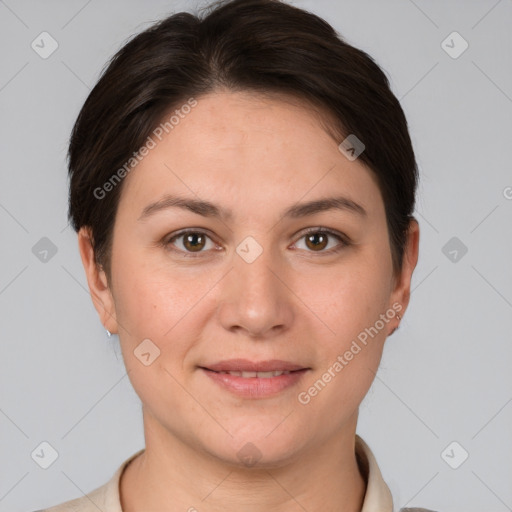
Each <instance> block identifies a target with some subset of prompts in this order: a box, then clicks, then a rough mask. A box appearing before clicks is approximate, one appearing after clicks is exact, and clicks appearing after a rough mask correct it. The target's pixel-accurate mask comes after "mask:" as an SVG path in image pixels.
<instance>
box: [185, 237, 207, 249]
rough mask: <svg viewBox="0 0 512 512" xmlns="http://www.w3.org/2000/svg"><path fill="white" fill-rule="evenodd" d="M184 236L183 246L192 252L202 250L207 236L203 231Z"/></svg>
mask: <svg viewBox="0 0 512 512" xmlns="http://www.w3.org/2000/svg"><path fill="white" fill-rule="evenodd" d="M182 236H183V246H184V247H185V248H186V249H187V250H189V251H192V252H198V251H200V250H201V249H202V248H203V247H204V245H205V236H204V235H203V234H202V233H188V234H185V235H182Z"/></svg>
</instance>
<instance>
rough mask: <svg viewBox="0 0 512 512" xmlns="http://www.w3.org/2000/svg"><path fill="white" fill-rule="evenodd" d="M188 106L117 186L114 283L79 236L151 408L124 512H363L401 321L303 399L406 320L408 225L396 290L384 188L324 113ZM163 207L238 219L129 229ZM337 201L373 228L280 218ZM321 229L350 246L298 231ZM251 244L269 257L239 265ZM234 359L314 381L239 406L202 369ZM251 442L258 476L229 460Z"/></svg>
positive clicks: (356, 221) (126, 487)
mask: <svg viewBox="0 0 512 512" xmlns="http://www.w3.org/2000/svg"><path fill="white" fill-rule="evenodd" d="M197 100H198V104H197V106H195V107H194V108H193V109H192V111H191V112H190V113H189V114H188V115H187V116H185V117H184V118H183V119H180V122H179V124H178V125H177V126H176V127H175V128H174V129H173V130H172V131H171V132H170V133H169V134H168V135H166V136H165V137H164V138H163V139H162V141H161V142H158V144H157V146H156V147H155V148H153V149H152V150H151V151H150V152H149V154H148V155H147V156H146V157H145V158H144V159H143V160H142V161H141V162H140V163H139V164H138V165H137V167H136V168H135V169H134V170H133V171H131V173H130V174H129V175H127V177H126V178H125V182H124V184H123V191H122V195H121V200H120V204H119V209H118V213H117V217H116V221H115V227H114V237H113V249H112V276H111V282H110V283H108V282H107V278H106V276H105V274H104V272H103V271H102V269H101V268H99V267H98V266H96V265H95V264H94V259H93V250H92V247H91V242H90V238H89V232H88V230H87V229H85V228H84V229H82V230H80V232H79V248H80V253H81V257H82V261H83V264H84V268H85V271H86V275H87V279H88V283H89V288H90V291H91V295H92V298H93V302H94V304H95V307H96V309H97V311H98V314H99V316H100V319H101V321H102V323H103V325H104V326H105V328H107V329H108V330H110V331H111V332H113V333H118V334H119V339H120V344H121V349H122V352H123V358H124V362H125V365H126V368H127V371H128V372H129V378H130V381H131V383H132V385H133V387H134V389H135V391H136V393H137V394H138V396H139V397H140V399H141V401H142V404H143V420H144V432H145V441H146V450H145V452H144V453H143V454H142V455H140V456H139V457H138V458H136V459H135V460H134V461H133V462H132V464H130V465H129V466H128V468H127V469H126V471H125V472H124V474H123V476H122V479H121V483H120V491H121V500H122V506H123V510H125V512H132V511H135V510H138V511H140V510H167V511H178V510H180V511H185V510H189V509H190V507H195V508H196V509H197V510H198V511H199V512H208V511H221V510H222V511H231V510H244V511H246V512H251V511H259V512H260V511H262V510H266V511H268V510H272V511H290V512H291V511H299V510H300V511H303V510H304V509H306V510H325V511H334V510H345V511H347V512H348V511H354V512H355V511H359V510H360V509H361V506H362V501H363V497H364V493H365V487H366V483H365V481H364V479H363V478H362V476H361V475H360V473H359V470H358V466H357V463H356V459H355V454H354V445H355V439H354V435H355V431H356V424H357V417H358V408H359V405H360V403H361V401H362V400H363V398H364V396H365V395H366V393H367V391H368V389H369V387H370V386H371V384H372V381H373V379H374V377H375V373H376V372H377V369H378V365H379V362H380V359H381V355H382V350H383V347H384V342H385V340H386V337H387V336H388V335H389V333H390V332H391V331H393V329H394V328H395V327H396V326H397V325H398V319H397V318H392V319H391V320H389V321H388V322H387V323H386V324H385V326H384V328H382V329H381V330H380V331H379V333H378V335H375V336H374V337H373V338H369V342H368V344H367V345H366V346H365V347H364V348H362V350H361V351H360V352H359V353H358V354H357V355H355V356H354V358H353V359H352V360H351V361H350V362H349V363H348V364H347V365H346V366H345V367H344V368H343V370H342V371H340V372H338V373H336V376H335V377H334V378H332V379H331V381H330V382H329V383H328V384H327V385H326V386H325V387H324V388H323V389H322V390H321V391H320V392H319V393H318V394H317V395H316V396H315V397H314V398H312V399H311V401H310V402H309V403H308V404H305V405H304V404H301V403H300V402H299V401H298V399H297V397H298V394H299V393H300V392H302V391H307V389H308V388H309V387H310V386H311V385H312V384H313V383H314V382H315V381H317V380H318V379H319V378H321V377H322V375H323V374H324V373H325V372H326V371H327V369H328V368H329V367H331V366H332V365H333V363H334V362H335V361H336V360H337V357H338V356H339V355H343V354H344V353H345V352H346V351H347V350H348V349H349V348H350V346H351V343H352V341H353V340H355V339H356V338H357V336H358V334H359V333H361V331H364V329H365V328H367V327H370V326H373V325H374V324H375V322H376V321H377V320H378V319H379V315H381V314H383V313H385V312H386V311H387V310H390V308H392V305H393V304H395V303H399V304H400V305H401V308H402V309H401V310H400V315H401V316H403V315H404V312H405V310H406V308H407V305H408V302H409V296H410V282H411V276H412V272H413V270H414V267H415V266H416V263H417V259H418V245H419V227H418V224H417V222H416V221H412V222H411V225H410V231H409V238H408V243H407V248H406V254H405V257H404V264H403V268H402V271H401V273H400V274H399V275H396V276H394V275H393V271H392V260H391V252H390V245H389V238H388V231H387V225H386V218H385V212H384V204H383V201H382V197H381V194H380V191H379V188H378V186H377V182H376V181H375V178H374V176H373V174H372V172H371V171H370V170H368V169H367V168H366V167H365V166H364V165H363V164H362V163H360V162H359V161H358V160H355V161H349V160H348V159H347V158H346V157H345V156H344V155H343V154H342V153H341V152H340V151H339V149H338V147H337V146H338V144H339V142H341V141H338V142H336V141H335V140H333V139H332V138H331V137H330V136H329V135H327V133H326V131H325V130H324V128H323V127H322V125H321V123H320V121H319V117H318V115H317V113H315V112H313V111H312V110H311V109H310V108H309V107H307V106H306V105H305V104H302V105H301V104H299V103H297V102H295V103H294V102H291V101H284V100H283V98H280V97H277V96H276V97H275V98H271V97H263V96H261V95H256V94H250V93H248V92H236V93H234V92H227V91H222V92H216V93H212V94H209V95H206V96H203V97H200V98H198V99H197ZM365 142H368V141H365ZM166 193H172V194H173V195H180V196H184V197H187V198H194V199H202V200H207V201H210V202H212V203H215V204H217V205H219V206H221V207H225V208H229V209H230V210H231V211H232V212H233V217H232V218H230V219H222V220H221V219H217V218H213V217H204V216H201V215H198V214H197V213H193V212H192V211H188V210H184V209H179V208H171V209H168V210H162V211H159V212H157V213H155V214H154V215H153V216H150V217H148V218H146V219H144V220H138V218H139V216H140V215H141V212H142V210H143V209H144V208H145V207H146V206H147V205H148V204H150V203H152V202H154V201H156V200H158V199H160V198H161V197H162V196H163V195H164V194H166ZM335 195H343V196H345V197H348V198H350V199H352V200H353V201H356V202H357V203H359V204H360V205H361V206H363V207H364V209H365V210H366V212H367V216H366V217H363V216H358V215H355V214H354V213H351V212H350V211H340V210H329V211H323V212H320V213H315V214H314V215H310V216H308V217H304V218H298V219H288V218H283V215H282V212H283V211H284V210H285V209H286V208H288V207H290V206H292V205H295V204H296V203H302V202H306V201H311V200H314V199H320V198H326V197H332V196H335ZM319 227H323V228H328V229H331V230H334V231H338V232H341V233H343V234H344V235H346V236H347V237H349V239H350V240H351V244H350V245H347V246H344V245H343V242H342V241H340V240H338V239H336V238H335V237H333V236H332V235H329V237H328V243H327V244H326V245H325V244H324V245H321V244H320V243H319V242H316V243H317V245H320V247H318V248H317V246H315V244H314V243H313V244H312V243H309V244H308V243H307V241H308V237H307V236H305V235H306V233H304V230H305V229H306V228H319ZM184 228H197V229H201V230H203V231H206V232H207V235H208V236H207V238H203V239H202V240H201V239H200V240H199V247H203V248H202V249H201V251H202V252H199V253H197V252H193V248H194V247H195V246H194V245H192V246H191V245H190V244H188V245H187V244H184V242H185V238H184V237H181V238H177V239H175V240H174V242H172V243H171V242H169V243H168V245H167V247H165V246H164V245H162V244H159V242H160V241H162V240H164V241H168V240H169V239H170V238H171V235H173V233H175V232H177V231H178V230H181V229H184ZM247 236H251V237H253V238H254V239H255V240H256V241H257V243H258V244H259V245H260V246H261V248H262V249H263V252H262V253H261V255H260V256H259V257H258V258H257V259H256V260H255V261H253V262H252V263H247V262H246V261H245V260H244V259H243V258H242V257H240V255H239V254H238V253H237V252H236V248H237V246H238V245H239V244H240V243H241V242H242V241H243V240H244V239H245V238H246V237H247ZM320 241H322V240H320ZM197 243H198V242H197V241H196V242H195V244H196V245H197ZM201 244H202V245H201ZM191 247H192V249H191ZM336 247H341V250H340V251H339V252H337V253H333V252H332V251H331V249H333V248H336ZM171 248H174V249H175V250H174V251H173V250H172V249H171ZM187 249H188V254H191V253H192V254H193V255H195V257H187V256H186V254H187ZM216 249H217V250H216ZM391 310H392V309H391ZM392 311H393V310H392ZM147 338H149V339H150V340H152V342H153V343H154V344H155V345H156V346H157V347H158V348H159V350H160V356H159V357H158V358H156V359H155V360H154V361H153V362H152V364H151V365H149V366H145V365H144V364H142V363H141V361H140V360H139V359H138V358H137V357H136V356H135V355H134V350H135V349H136V348H137V346H138V345H139V344H140V343H141V341H142V340H144V339H147ZM231 358H245V359H249V360H252V361H262V360H268V359H283V360H286V361H291V362H294V363H298V364H300V365H301V366H303V367H308V368H310V370H309V371H308V373H306V374H305V375H304V376H303V377H302V379H301V381H300V382H299V383H298V384H297V385H295V386H292V387H291V388H287V389H285V390H283V391H281V392H280V393H278V394H276V395H275V396H272V397H269V398H263V399H253V398H241V397H238V396H235V395H233V394H231V393H230V392H229V391H226V390H224V389H222V388H220V387H219V386H218V385H217V384H215V383H213V382H212V381H211V379H209V378H208V377H207V376H206V375H205V373H204V372H203V371H202V370H200V369H199V368H198V366H200V365H203V366H204V365H207V364H208V363H210V364H211V363H214V362H217V361H221V360H224V359H231ZM248 442H251V443H253V444H254V445H255V446H256V447H257V449H258V451H259V453H260V456H261V458H260V459H259V461H258V462H257V463H256V464H255V465H254V466H252V467H247V466H246V465H244V463H243V462H242V461H241V460H240V459H239V458H238V456H237V452H238V451H239V450H240V449H241V448H242V447H243V446H244V445H246V443H248Z"/></svg>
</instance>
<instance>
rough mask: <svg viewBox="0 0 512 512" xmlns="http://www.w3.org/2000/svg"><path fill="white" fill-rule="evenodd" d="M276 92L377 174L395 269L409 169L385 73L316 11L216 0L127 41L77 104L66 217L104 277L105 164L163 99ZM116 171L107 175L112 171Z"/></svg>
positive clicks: (413, 176) (169, 104)
mask: <svg viewBox="0 0 512 512" xmlns="http://www.w3.org/2000/svg"><path fill="white" fill-rule="evenodd" d="M219 89H227V90H231V91H253V92H260V93H265V94H267V93H284V94H286V95H287V96H288V97H292V96H293V97H295V98H297V97H298V98H301V99H302V100H304V101H305V102H307V103H309V104H313V105H317V106H318V107H320V108H321V109H323V111H324V112H326V113H327V115H326V120H325V121H326V123H327V124H329V125H332V129H333V131H334V133H335V134H336V137H338V142H339V143H341V142H342V140H343V139H344V138H345V137H346V136H348V135H349V134H354V135H355V136H356V137H357V138H358V139H360V140H361V141H362V142H363V143H364V145H365V150H364V152H363V153H362V154H361V155H360V156H359V159H360V161H361V162H362V163H364V164H366V166H367V167H369V168H370V169H371V170H372V171H373V173H374V174H375V177H376V179H377V183H378V185H379V188H380V191H381V194H382V198H383V201H384V205H385V210H386V220H387V226H388V230H389V239H390V246H391V253H392V260H393V269H394V271H395V273H396V272H397V271H398V270H399V269H401V267H402V260H403V253H404V247H405V242H406V236H407V228H408V226H409V222H410V220H411V219H412V218H413V216H412V213H413V210H414V203H415V192H416V187H417V180H418V170H417V166H416V161H415V156H414V152H413V148H412V144H411V140H410V136H409V132H408V127H407V121H406V119H405V116H404V113H403V110H402V108H401V106H400V103H399V102H398V100H397V98H396V97H395V96H394V95H393V93H392V92H391V90H390V87H389V81H388V79H387V77H386V75H385V74H384V73H383V71H382V70H381V69H380V68H379V66H378V65H377V64H376V63H375V62H374V60H373V59H372V58H371V57H370V56H369V55H367V54H366V53H365V52H363V51H361V50H359V49H357V48H354V47H353V46H351V45H349V44H348V43H346V42H345V41H344V40H343V39H342V37H341V36H340V35H339V34H337V32H336V31H335V30H334V29H333V28H332V27H331V26H330V25H329V24H328V23H327V22H326V21H324V20H323V19H322V18H320V17H318V16H316V15H314V14H312V13H309V12H307V11H304V10H302V9H299V8H296V7H293V6H291V5H288V4H286V3H284V2H282V1H279V0H228V1H224V0H222V1H221V2H217V3H216V4H213V5H212V6H210V10H209V12H207V14H206V15H205V16H202V17H198V16H194V15H192V14H190V13H185V12H181V13H177V14H174V15H172V16H169V17H168V18H166V19H163V20H161V21H159V22H158V23H156V24H154V25H152V26H151V27H150V28H148V29H146V30H145V31H143V32H141V33H140V34H138V35H137V36H135V37H133V38H132V39H131V40H130V41H128V42H127V44H125V45H124V46H123V47H122V48H121V49H120V50H119V52H118V53H117V54H116V55H114V56H113V57H112V59H111V60H110V62H109V63H108V64H107V66H106V68H105V69H104V70H103V72H102V75H101V78H100V79H99V81H98V83H97V84H96V86H95V87H94V89H93V90H92V91H91V93H90V94H89V96H88V98H87V100H86V101H85V103H84V105H83V107H82V109H81V111H80V113H79V115H78V118H77V120H76V123H75V125H74V127H73V131H72V134H71V140H70V145H69V152H68V162H69V175H70V190H69V212H68V215H69V219H70V221H71V224H72V226H73V228H74V229H75V231H78V230H79V229H80V228H81V227H82V226H88V227H89V228H90V229H91V232H92V239H93V246H94V249H95V257H96V261H97V263H98V264H100V265H101V266H102V267H103V268H104V269H105V271H106V274H107V276H109V277H110V275H111V274H110V271H111V268H110V256H111V248H112V235H113V227H114V221H115V216H116V210H117V205H118V203H119V198H120V194H121V191H122V182H121V183H119V185H118V186H112V187H108V193H104V194H103V193H101V194H99V193H98V190H103V191H105V190H106V189H105V188H103V187H104V185H105V184H106V183H108V182H109V180H111V181H110V182H112V177H113V176H114V174H115V173H116V171H117V170H119V169H121V168H122V167H123V166H125V165H126V162H127V161H128V160H129V159H130V158H131V157H132V155H133V154H134V152H137V151H138V150H139V148H141V147H142V146H143V144H144V143H145V141H146V140H147V138H148V136H149V135H150V134H151V133H152V132H153V130H154V129H155V127H156V126H158V124H159V123H160V122H161V121H162V118H163V116H164V115H165V114H166V113H168V112H169V111H170V110H172V109H173V108H177V107H179V106H180V105H183V104H186V103H187V101H188V100H190V98H195V99H197V98H199V97H200V96H201V95H204V94H207V93H211V92H215V91H217V90H219ZM124 174H125V173H121V174H118V177H119V176H122V175H124Z"/></svg>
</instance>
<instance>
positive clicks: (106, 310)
mask: <svg viewBox="0 0 512 512" xmlns="http://www.w3.org/2000/svg"><path fill="white" fill-rule="evenodd" d="M78 248H79V250H80V257H81V258H82V263H83V266H84V270H85V274H86V277H87V283H88V284H89V291H90V293H91V299H92V301H93V304H94V307H95V308H96V311H97V312H98V315H99V317H100V320H101V323H102V324H103V325H104V327H105V329H108V330H109V331H110V332H111V333H112V334H115V333H117V320H116V311H115V304H114V298H113V296H112V293H111V290H110V288H109V285H108V281H107V276H106V274H105V271H104V270H103V268H102V267H101V265H98V263H97V262H96V260H95V258H94V249H93V244H92V235H91V231H90V228H88V227H82V228H80V231H79V232H78Z"/></svg>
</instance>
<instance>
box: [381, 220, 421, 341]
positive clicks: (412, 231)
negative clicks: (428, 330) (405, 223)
mask: <svg viewBox="0 0 512 512" xmlns="http://www.w3.org/2000/svg"><path fill="white" fill-rule="evenodd" d="M419 242H420V226H419V224H418V221H417V220H416V219H415V218H412V219H411V221H410V223H409V228H408V231H407V240H406V244H405V247H404V257H403V263H402V270H401V272H400V273H399V274H398V275H396V276H395V277H394V279H393V289H392V293H391V297H390V303H389V307H390V308H392V305H393V304H395V308H393V309H394V310H395V311H396V312H397V313H398V314H399V315H400V316H401V317H403V316H404V314H405V310H406V309H407V306H408V305H409V300H410V298H411V279H412V273H413V271H414V269H415V267H416V264H417V263H418V252H419ZM397 304H400V305H401V309H398V306H397ZM399 323H400V321H399V320H398V319H397V320H396V321H395V322H393V325H391V322H390V324H389V325H390V328H391V331H390V333H389V334H391V333H392V332H393V331H394V330H395V329H396V328H397V327H398V324H399ZM389 334H388V335H389Z"/></svg>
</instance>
